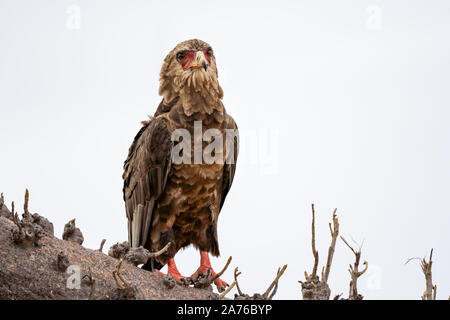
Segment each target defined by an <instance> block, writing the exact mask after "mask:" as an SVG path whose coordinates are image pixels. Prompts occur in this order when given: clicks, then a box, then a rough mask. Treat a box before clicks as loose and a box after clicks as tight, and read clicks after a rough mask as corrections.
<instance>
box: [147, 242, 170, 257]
mask: <svg viewBox="0 0 450 320" xmlns="http://www.w3.org/2000/svg"><path fill="white" fill-rule="evenodd" d="M171 245H172V242H169V243H167V244H166V245H165V246H164V248H162V249H161V250H159V251H156V252H150V255H148V258H156V257H158V256H160V255H162V254H163V253H164V252H166V251H167V250H168V249H169V248H170V246H171Z"/></svg>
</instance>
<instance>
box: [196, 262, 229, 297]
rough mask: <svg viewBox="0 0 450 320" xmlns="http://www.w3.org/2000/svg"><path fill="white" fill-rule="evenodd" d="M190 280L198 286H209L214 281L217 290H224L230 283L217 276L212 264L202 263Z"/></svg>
mask: <svg viewBox="0 0 450 320" xmlns="http://www.w3.org/2000/svg"><path fill="white" fill-rule="evenodd" d="M213 279H214V280H213ZM190 280H191V281H192V282H193V283H194V286H196V287H200V288H202V287H208V286H209V285H211V283H212V282H214V284H215V285H216V288H217V291H219V292H223V291H225V289H226V287H228V286H229V285H228V283H226V282H225V281H223V280H222V279H220V278H216V272H215V271H214V270H213V268H212V267H211V265H207V264H202V265H200V267H199V268H198V269H197V271H195V272H194V274H192V276H191V277H190Z"/></svg>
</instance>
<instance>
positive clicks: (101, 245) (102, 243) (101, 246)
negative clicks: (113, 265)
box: [97, 239, 106, 252]
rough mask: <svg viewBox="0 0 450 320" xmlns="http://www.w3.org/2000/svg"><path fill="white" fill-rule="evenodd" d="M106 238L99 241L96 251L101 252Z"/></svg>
mask: <svg viewBox="0 0 450 320" xmlns="http://www.w3.org/2000/svg"><path fill="white" fill-rule="evenodd" d="M105 242H106V239H103V240H102V242H100V248H98V250H97V251H100V252H103V246H104V245H105Z"/></svg>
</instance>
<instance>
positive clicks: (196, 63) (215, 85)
mask: <svg viewBox="0 0 450 320" xmlns="http://www.w3.org/2000/svg"><path fill="white" fill-rule="evenodd" d="M195 93H199V94H200V95H201V96H203V97H204V98H205V99H207V100H211V99H212V100H214V99H216V100H217V99H222V97H223V91H222V88H221V87H220V85H219V82H218V73H217V67H216V58H215V57H214V52H213V49H212V48H211V46H210V45H209V44H208V43H206V42H204V41H201V40H197V39H193V40H187V41H184V42H181V43H180V44H178V45H177V46H176V47H175V48H174V49H173V50H172V51H171V52H170V53H169V54H168V55H167V56H166V58H165V59H164V64H163V66H162V68H161V73H160V87H159V94H160V95H162V96H163V97H164V100H165V102H170V101H171V100H172V99H174V98H175V97H178V96H181V95H183V94H185V95H186V94H187V95H192V94H195Z"/></svg>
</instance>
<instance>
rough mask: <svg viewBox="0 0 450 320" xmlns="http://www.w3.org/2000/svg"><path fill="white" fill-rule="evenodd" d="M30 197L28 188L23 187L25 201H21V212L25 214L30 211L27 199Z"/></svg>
mask: <svg viewBox="0 0 450 320" xmlns="http://www.w3.org/2000/svg"><path fill="white" fill-rule="evenodd" d="M29 199H30V193H29V192H28V189H25V201H24V203H23V214H24V215H25V216H27V217H28V216H30V212H29V211H28V200H29Z"/></svg>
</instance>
